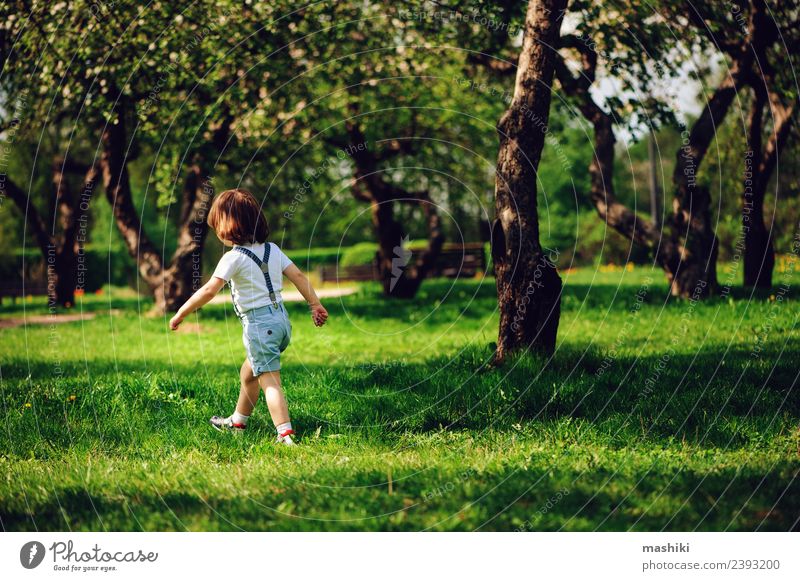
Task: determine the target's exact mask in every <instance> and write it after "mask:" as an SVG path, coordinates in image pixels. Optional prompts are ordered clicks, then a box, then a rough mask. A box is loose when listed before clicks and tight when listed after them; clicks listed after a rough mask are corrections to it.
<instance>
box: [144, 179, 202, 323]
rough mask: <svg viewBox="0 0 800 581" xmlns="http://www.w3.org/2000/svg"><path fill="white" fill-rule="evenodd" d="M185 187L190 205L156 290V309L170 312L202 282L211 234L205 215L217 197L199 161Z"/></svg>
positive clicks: (185, 196)
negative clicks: (175, 246) (204, 252)
mask: <svg viewBox="0 0 800 581" xmlns="http://www.w3.org/2000/svg"><path fill="white" fill-rule="evenodd" d="M183 190H184V191H183V198H184V200H191V202H190V204H189V205H188V207H189V209H188V210H187V211H186V212H185V213H183V212H182V214H183V216H182V222H181V224H182V227H181V230H180V233H179V235H178V246H177V248H176V249H175V253H174V254H173V255H172V260H171V261H170V265H169V268H167V269H166V270H165V271H164V282H163V285H162V286H161V289H160V292H158V293H157V294H156V307H157V309H158V310H160V311H163V312H167V313H170V312H175V311H177V310H178V309H179V308H180V306H181V305H182V304H183V303H185V302H186V301H187V300H188V299H189V297H191V296H192V294H193V293H194V292H195V291H196V290H197V289H199V288H200V287H201V286H202V285H203V270H202V266H203V264H202V263H203V248H204V246H205V239H206V235H207V234H208V224H207V223H206V218H207V217H208V211H209V209H210V208H211V202H212V199H213V197H214V186H213V181H212V179H211V177H210V176H204V175H203V172H202V169H201V167H200V166H199V165H194V166H192V167H191V168H190V170H189V175H188V176H187V178H186V182H185V184H184V188H183Z"/></svg>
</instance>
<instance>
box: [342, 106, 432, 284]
mask: <svg viewBox="0 0 800 581" xmlns="http://www.w3.org/2000/svg"><path fill="white" fill-rule="evenodd" d="M349 109H350V113H351V117H350V118H349V119H348V121H347V123H346V127H347V132H348V137H349V142H348V143H347V145H346V146H345V147H346V150H347V151H349V152H351V155H352V158H353V163H354V165H355V180H354V183H353V187H352V188H351V190H352V193H353V196H354V197H355V198H356V199H357V200H359V201H362V202H367V203H369V204H370V206H371V213H372V225H373V228H374V230H375V236H376V238H377V240H378V255H377V262H378V264H377V270H378V277H379V280H380V282H381V286H382V287H383V293H384V295H386V296H390V297H395V298H400V299H410V298H414V297H415V296H416V294H417V292H418V291H419V288H420V286H421V285H422V281H423V280H425V277H426V276H427V274H428V272H429V271H430V270H431V269H432V268H433V266H434V265H435V264H436V260H437V259H438V258H439V254H440V253H441V250H442V246H443V244H444V234H443V232H442V229H441V220H440V218H439V213H438V211H437V210H436V205H435V204H434V203H433V201H432V200H431V199H430V195H429V194H428V192H427V191H421V192H410V191H406V190H404V189H403V188H400V187H397V186H395V185H394V184H392V183H390V182H388V181H386V180H384V178H383V177H382V174H381V172H380V170H379V169H378V165H379V162H380V161H383V160H384V159H386V158H388V157H391V156H393V155H396V154H398V153H400V152H402V151H404V150H403V149H402V147H401V148H398V149H394V150H387V151H384V152H383V156H380V155H378V154H377V153H376V152H374V151H371V150H370V149H369V148H368V147H364V145H365V144H366V143H367V140H366V137H365V136H364V134H363V132H362V131H361V127H360V126H359V124H358V107H357V106H356V105H355V104H351V105H350V106H349ZM335 143H337V144H338V145H339V146H340V147H341V146H342V145H343V144H342V143H341V142H335ZM395 203H410V204H419V205H420V206H421V207H422V210H423V212H424V214H425V221H426V226H427V230H428V246H427V248H426V249H425V250H424V251H423V252H422V253H421V254H420V256H419V257H418V258H417V259H416V260H415V261H413V262H411V258H412V252H411V250H409V249H408V248H406V247H405V244H406V243H407V242H408V235H407V233H406V231H405V229H404V228H403V225H402V224H401V223H400V222H398V221H397V220H396V219H395V217H394V205H395Z"/></svg>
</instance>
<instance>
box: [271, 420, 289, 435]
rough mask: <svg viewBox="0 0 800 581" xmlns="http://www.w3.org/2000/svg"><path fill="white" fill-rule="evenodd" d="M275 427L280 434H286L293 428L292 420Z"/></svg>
mask: <svg viewBox="0 0 800 581" xmlns="http://www.w3.org/2000/svg"><path fill="white" fill-rule="evenodd" d="M275 429H276V430H278V435H279V436H280V435H281V434H285V433H286V431H287V430H291V429H292V422H286V423H285V424H280V425H279V426H275Z"/></svg>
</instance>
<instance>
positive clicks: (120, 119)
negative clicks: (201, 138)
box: [100, 101, 230, 313]
mask: <svg viewBox="0 0 800 581" xmlns="http://www.w3.org/2000/svg"><path fill="white" fill-rule="evenodd" d="M229 129H230V124H229V123H228V122H226V123H223V126H222V127H221V128H219V129H218V130H217V132H215V137H214V140H213V141H214V146H215V147H216V146H217V145H218V144H219V143H224V141H225V140H226V139H227V137H226V136H225V135H226V134H227V132H228V131H229ZM126 147H127V134H126V131H125V110H124V106H123V105H122V102H121V101H120V103H119V104H118V105H117V108H116V111H115V116H114V120H113V122H112V123H109V124H108V125H107V126H106V127H105V130H104V131H103V154H102V156H101V160H100V166H101V169H102V175H103V183H104V185H105V190H106V196H107V198H108V201H109V203H110V204H111V207H112V209H113V214H114V220H115V222H116V224H117V228H118V229H119V231H120V233H121V234H122V238H123V240H124V241H125V246H126V248H127V249H128V252H129V254H130V255H131V256H132V257H133V258H134V259H135V260H136V264H137V266H138V270H139V275H140V276H141V278H142V280H143V281H144V282H145V284H147V286H148V288H149V291H150V293H151V294H152V295H153V298H154V300H155V304H154V308H153V310H154V312H155V313H165V312H174V311H177V310H178V308H180V306H181V305H182V304H183V303H184V302H185V301H186V300H187V299H188V298H189V297H190V296H191V295H192V293H193V292H194V291H195V290H197V289H198V288H199V287H200V286H201V283H202V253H203V247H204V244H205V238H206V234H207V232H208V225H207V224H206V218H207V216H208V210H209V209H210V206H211V200H212V198H213V197H214V189H213V183H212V179H211V177H210V176H208V175H207V174H205V173H204V171H203V164H202V156H199V158H198V159H197V160H196V161H195V163H194V164H193V165H192V167H191V168H190V169H189V175H188V177H187V178H186V182H185V184H184V188H183V197H182V203H181V211H180V216H179V219H180V222H179V233H178V245H177V248H176V250H175V253H174V254H173V256H172V258H171V260H170V262H169V264H168V265H165V264H164V260H163V259H162V257H161V255H160V253H159V252H158V251H157V250H156V248H155V246H154V245H153V243H152V242H151V241H150V239H149V238H148V237H147V235H146V233H145V232H144V230H143V228H142V224H141V222H140V220H139V217H138V214H137V212H136V208H135V207H134V204H133V197H132V194H131V187H130V178H129V175H128V168H127V157H126Z"/></svg>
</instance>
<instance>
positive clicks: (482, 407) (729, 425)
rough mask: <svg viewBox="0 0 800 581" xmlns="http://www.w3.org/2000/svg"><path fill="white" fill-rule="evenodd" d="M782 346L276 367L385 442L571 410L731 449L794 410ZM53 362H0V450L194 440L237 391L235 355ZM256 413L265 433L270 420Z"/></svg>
mask: <svg viewBox="0 0 800 581" xmlns="http://www.w3.org/2000/svg"><path fill="white" fill-rule="evenodd" d="M785 347H786V349H785V350H781V349H780V348H779V347H777V346H768V347H767V348H765V350H764V351H763V352H762V353H761V356H762V360H763V361H769V362H770V364H769V366H761V367H759V366H756V365H753V364H752V363H753V360H752V358H751V357H750V353H749V352H747V351H744V350H729V351H728V352H727V354H726V355H725V356H724V362H723V354H722V353H721V352H718V351H716V350H710V351H708V352H703V353H698V354H696V355H673V356H672V357H671V358H670V359H669V361H668V362H667V363H668V364H667V365H666V366H664V365H663V363H664V359H663V356H660V355H659V356H656V355H652V356H646V357H641V358H639V359H634V358H632V357H625V356H620V357H618V358H617V359H615V360H614V361H613V362H612V364H611V365H608V366H607V365H606V363H607V361H606V360H604V359H603V358H601V354H600V353H598V352H596V351H594V350H591V349H590V350H586V351H582V350H580V349H578V348H569V349H567V350H563V351H560V352H559V356H558V357H557V358H555V359H554V360H552V361H550V362H547V361H545V360H544V359H541V358H537V357H531V356H524V357H520V358H518V359H516V360H514V361H511V362H509V363H508V364H507V365H505V366H504V367H502V368H499V369H492V368H488V367H487V366H486V364H487V362H488V361H489V360H490V358H491V351H490V350H489V348H478V347H473V348H469V349H467V350H465V351H463V352H460V353H459V354H458V355H456V356H454V357H450V358H448V357H437V358H433V359H431V360H429V361H427V362H424V363H401V362H398V363H389V364H386V365H377V366H373V367H364V366H345V365H303V366H300V365H285V366H284V369H283V374H282V375H283V381H284V385H285V386H286V389H287V393H288V394H289V398H290V400H291V407H292V414H293V418H294V419H295V423H296V424H297V425H298V426H302V427H303V431H305V432H306V433H311V432H313V431H315V430H317V429H320V430H325V432H326V433H331V432H340V433H347V432H360V433H364V434H368V435H369V436H370V437H371V438H374V439H377V440H378V441H391V440H393V439H395V438H396V437H397V436H398V434H401V433H406V432H417V433H425V432H436V431H440V430H449V431H459V430H487V429H511V428H513V427H514V426H516V425H522V424H527V423H530V422H547V421H561V420H565V419H566V420H571V421H579V422H581V423H582V425H584V429H586V430H589V431H590V432H592V433H596V434H602V435H604V437H606V438H608V439H610V443H612V444H613V445H622V446H624V445H626V443H627V442H630V441H639V440H642V439H644V440H663V441H674V440H686V441H689V442H698V443H703V444H705V445H713V446H725V447H730V446H738V445H745V444H748V443H750V444H752V443H753V442H758V441H760V440H761V439H764V438H769V437H774V436H775V435H777V434H780V433H784V432H785V430H786V427H787V425H791V424H792V422H794V423H795V424H796V422H797V419H798V418H800V398H798V396H797V395H796V394H797V390H796V389H795V387H796V384H797V380H798V372H797V367H796V361H794V357H793V355H792V354H793V353H796V352H797V351H798V350H800V339H793V340H791V341H790V342H789V343H788V344H787V345H786V346H785ZM61 367H62V369H63V370H64V375H63V377H62V378H61V379H57V380H52V381H49V382H44V383H42V382H38V381H28V380H27V379H26V378H27V377H28V374H30V376H31V377H42V376H45V375H46V374H47V373H49V372H50V368H51V366H50V364H41V363H35V362H33V363H30V364H29V362H27V361H24V360H16V361H15V360H12V361H10V362H8V363H7V364H5V365H4V367H3V374H4V378H3V380H4V383H3V386H4V395H5V403H6V406H7V407H6V409H7V410H8V413H7V414H6V416H7V417H6V420H7V424H8V428H9V429H8V431H6V432H5V435H0V441H3V440H7V439H8V438H9V436H8V434H14V438H13V442H11V441H9V442H7V444H8V445H7V449H9V450H20V449H22V450H27V449H32V450H36V451H37V453H38V454H42V455H50V454H57V453H58V450H59V449H63V448H67V447H70V446H72V445H75V443H76V440H77V442H78V443H79V444H80V445H82V446H88V447H91V446H92V445H102V447H103V448H104V449H113V448H114V447H116V446H121V447H132V448H135V447H136V446H137V445H138V444H137V442H140V441H141V438H142V437H143V436H142V434H154V433H156V434H159V433H168V434H173V436H174V437H173V439H172V440H171V444H173V445H178V446H187V447H192V446H195V445H196V442H195V440H194V437H193V435H192V434H193V432H194V430H193V429H191V428H190V429H187V427H186V426H187V425H188V426H198V428H196V429H199V426H203V427H205V424H206V422H207V418H208V417H209V416H210V415H214V414H221V413H225V410H229V409H230V408H231V407H232V405H233V402H234V401H235V399H236V396H237V393H238V376H237V374H236V373H235V369H233V368H232V367H231V366H229V365H221V364H209V363H206V364H205V365H204V366H203V367H202V368H198V367H196V366H192V365H189V364H186V365H175V366H174V367H173V369H172V370H170V371H159V372H142V371H141V368H140V367H139V366H137V365H135V364H133V363H128V362H119V363H117V364H116V365H115V364H113V363H109V364H108V365H107V366H105V367H100V366H93V368H92V369H91V370H90V372H91V382H90V383H89V384H88V385H87V384H86V383H85V382H83V381H76V379H75V377H83V376H84V374H85V364H84V363H83V362H79V361H62V362H61ZM72 395H74V396H75V399H74V401H70V397H71V396H72ZM27 403H30V404H31V408H30V409H26V407H25V405H26V404H27ZM261 408H263V403H262V405H261ZM257 413H265V410H263V409H262V410H261V411H260V412H258V410H257ZM98 417H102V418H103V422H102V425H101V426H99V427H98V426H97V418H98ZM32 421H34V424H33V425H35V427H36V430H35V431H34V430H31V429H30V426H31V425H32V423H31V422H32ZM263 423H264V425H265V426H267V428H266V432H265V434H266V433H267V432H270V429H271V428H269V422H268V421H267V419H266V417H265V418H264V420H263ZM570 437H575V436H574V434H573V435H570ZM12 444H13V446H12Z"/></svg>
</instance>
